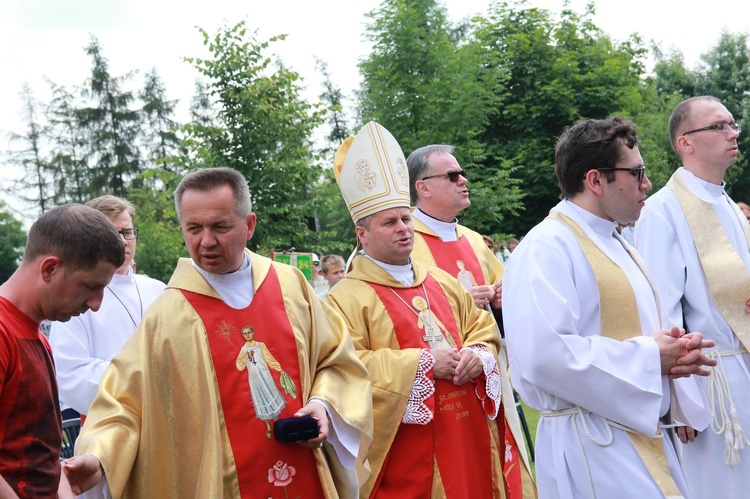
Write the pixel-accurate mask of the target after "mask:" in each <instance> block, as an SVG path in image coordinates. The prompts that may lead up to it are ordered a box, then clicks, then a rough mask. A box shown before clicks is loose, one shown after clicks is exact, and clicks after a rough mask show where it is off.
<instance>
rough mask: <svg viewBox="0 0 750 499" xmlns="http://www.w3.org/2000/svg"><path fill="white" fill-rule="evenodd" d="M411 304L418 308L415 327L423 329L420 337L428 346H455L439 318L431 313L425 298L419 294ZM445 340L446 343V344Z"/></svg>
mask: <svg viewBox="0 0 750 499" xmlns="http://www.w3.org/2000/svg"><path fill="white" fill-rule="evenodd" d="M411 304H412V305H414V307H415V308H416V309H417V310H418V312H417V327H418V328H419V329H424V336H423V337H422V339H423V340H424V341H426V342H427V344H428V345H430V348H431V349H432V348H445V347H446V346H450V347H451V348H456V342H455V341H453V337H452V336H451V334H450V333H449V332H448V330H447V329H446V328H445V326H444V325H443V323H442V322H440V319H438V318H437V317H436V316H435V314H433V313H432V310H430V308H429V306H428V305H427V300H425V299H424V298H422V297H421V296H415V297H414V299H413V300H412V301H411ZM443 335H445V336H443ZM446 340H447V345H446Z"/></svg>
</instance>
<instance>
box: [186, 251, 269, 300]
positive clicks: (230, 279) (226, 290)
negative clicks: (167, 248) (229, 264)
mask: <svg viewBox="0 0 750 499" xmlns="http://www.w3.org/2000/svg"><path fill="white" fill-rule="evenodd" d="M193 267H195V269H196V270H197V271H198V272H200V274H201V275H202V276H203V277H205V279H206V281H208V283H209V284H210V285H211V287H212V288H214V289H215V290H216V292H217V293H218V294H219V296H221V299H222V300H224V302H225V303H226V304H227V305H229V306H230V307H232V308H235V309H243V308H246V307H247V306H248V305H250V302H252V301H253V296H254V294H255V293H254V291H253V269H252V265H251V264H250V257H249V256H248V254H247V253H245V259H244V261H243V262H242V265H240V268H239V269H238V270H236V271H235V272H231V273H229V274H213V273H211V272H208V271H205V270H203V269H202V268H200V267H199V266H197V265H196V264H195V262H193Z"/></svg>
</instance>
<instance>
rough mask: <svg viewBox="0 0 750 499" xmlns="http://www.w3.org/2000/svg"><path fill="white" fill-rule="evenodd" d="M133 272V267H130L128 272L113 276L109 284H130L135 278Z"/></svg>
mask: <svg viewBox="0 0 750 499" xmlns="http://www.w3.org/2000/svg"><path fill="white" fill-rule="evenodd" d="M133 276H134V274H133V267H129V268H128V272H127V274H115V275H113V276H112V280H110V281H109V284H110V285H112V286H114V285H121V284H128V283H130V282H132V281H133V279H134V277H133Z"/></svg>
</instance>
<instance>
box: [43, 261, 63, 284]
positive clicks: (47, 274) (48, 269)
mask: <svg viewBox="0 0 750 499" xmlns="http://www.w3.org/2000/svg"><path fill="white" fill-rule="evenodd" d="M61 263H62V262H60V258H59V257H57V256H52V255H50V256H46V257H44V258H42V260H41V261H40V262H39V275H40V276H41V277H42V280H43V281H44V282H50V281H51V280H52V277H53V276H54V275H55V274H56V273H60V272H62V271H63V268H62V264H61Z"/></svg>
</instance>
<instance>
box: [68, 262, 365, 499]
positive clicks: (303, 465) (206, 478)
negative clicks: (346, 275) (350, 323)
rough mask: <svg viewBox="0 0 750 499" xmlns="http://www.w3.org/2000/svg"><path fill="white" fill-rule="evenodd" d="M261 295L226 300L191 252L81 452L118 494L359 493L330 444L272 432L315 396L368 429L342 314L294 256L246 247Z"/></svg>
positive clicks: (119, 373)
mask: <svg viewBox="0 0 750 499" xmlns="http://www.w3.org/2000/svg"><path fill="white" fill-rule="evenodd" d="M249 255H250V259H251V265H252V275H253V285H254V289H255V295H254V298H253V301H252V302H251V304H250V306H248V307H247V308H245V309H242V310H236V309H232V308H231V307H229V306H228V305H226V304H225V303H224V302H223V301H222V300H221V298H220V297H219V295H218V294H217V293H216V291H214V289H213V288H212V287H211V286H210V285H209V284H208V283H207V282H206V280H205V279H204V278H203V276H202V275H201V274H200V273H199V272H198V271H197V270H196V269H195V268H194V267H193V265H192V263H191V262H190V260H188V259H180V261H179V263H178V266H177V269H176V270H175V273H174V275H173V276H172V279H171V280H170V282H169V285H168V286H167V289H166V290H165V291H164V293H163V294H162V296H161V297H160V298H159V299H157V301H156V302H155V303H154V304H153V305H152V306H151V308H150V309H149V311H148V313H147V314H146V316H145V317H144V319H143V321H142V322H141V324H140V326H139V328H138V329H137V330H136V332H135V333H134V335H133V337H132V338H131V339H130V341H129V342H128V343H127V344H126V345H125V347H124V348H123V350H122V351H121V353H120V354H118V355H117V356H116V357H115V358H114V359H113V360H112V363H111V364H110V366H109V368H108V369H107V371H106V373H105V375H104V377H103V378H102V382H101V385H100V389H99V395H98V396H97V398H96V400H95V401H94V404H93V406H92V408H91V411H90V413H89V417H88V419H87V421H86V425H85V426H84V428H83V431H82V433H81V436H80V437H79V439H78V442H77V444H76V445H77V447H76V451H77V453H78V454H79V455H80V454H89V453H90V454H94V455H96V456H97V457H98V458H99V459H100V460H101V462H102V466H103V467H104V471H105V473H106V478H107V480H108V483H109V487H110V489H111V491H112V495H113V497H115V498H117V497H143V498H156V497H159V498H161V497H180V498H182V497H201V498H204V497H205V498H218V497H235V498H239V497H243V498H258V497H262V498H267V497H272V498H287V497H295V498H296V497H299V498H307V497H352V495H353V494H355V493H356V492H352V491H356V490H357V484H356V481H357V479H356V476H354V471H355V470H344V468H343V466H342V465H341V463H340V461H339V460H338V458H337V456H336V454H335V452H334V451H333V447H332V446H331V445H330V444H326V445H324V446H323V448H321V449H314V450H308V449H305V448H303V447H301V446H299V445H297V444H295V443H288V444H284V443H280V442H277V441H276V440H275V439H274V438H273V436H272V435H271V434H270V433H269V431H268V430H269V428H271V427H272V425H273V421H274V420H276V419H278V418H283V417H290V416H292V415H293V414H294V412H295V411H296V410H297V409H299V408H300V407H302V406H303V405H305V404H306V403H307V402H308V400H309V399H310V398H311V397H319V398H321V399H323V400H325V401H326V402H327V403H328V404H330V406H331V407H332V409H334V410H335V411H336V412H337V413H338V415H339V416H341V418H342V419H343V420H344V422H345V423H346V424H348V425H350V426H351V427H353V429H354V430H355V431H358V432H359V435H360V436H361V445H360V449H359V455H358V459H357V470H356V471H357V473H359V476H360V479H361V480H362V481H364V478H365V477H366V476H367V472H366V470H365V467H364V459H365V456H366V452H367V448H368V446H369V443H370V437H371V435H372V426H371V425H372V423H371V395H370V385H369V382H368V379H367V373H366V371H365V370H364V367H363V366H362V364H361V363H360V362H359V361H358V360H357V357H356V354H355V352H354V349H353V348H352V347H351V343H350V342H349V339H348V338H347V336H346V334H347V333H346V329H345V325H344V324H343V322H342V321H341V318H340V317H339V316H338V315H336V314H334V313H332V312H331V311H330V309H329V308H328V307H327V306H326V305H325V304H324V303H323V302H322V301H320V300H319V299H317V297H315V296H314V293H313V291H312V288H310V286H309V285H308V284H307V282H306V281H305V279H304V277H303V276H302V274H301V273H300V272H299V271H297V270H296V269H293V268H292V267H289V266H286V265H282V264H277V263H273V262H271V261H270V260H269V259H267V258H264V257H260V256H258V255H255V254H253V253H249Z"/></svg>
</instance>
